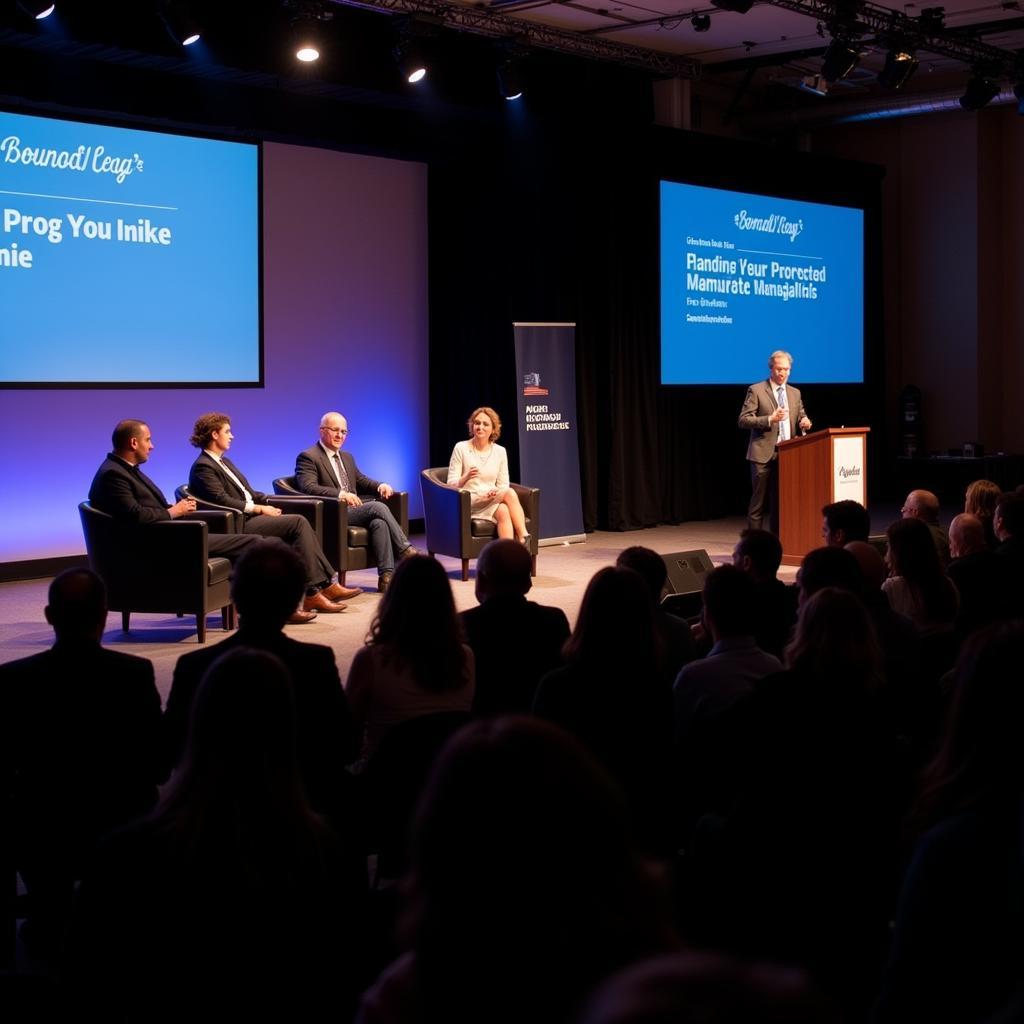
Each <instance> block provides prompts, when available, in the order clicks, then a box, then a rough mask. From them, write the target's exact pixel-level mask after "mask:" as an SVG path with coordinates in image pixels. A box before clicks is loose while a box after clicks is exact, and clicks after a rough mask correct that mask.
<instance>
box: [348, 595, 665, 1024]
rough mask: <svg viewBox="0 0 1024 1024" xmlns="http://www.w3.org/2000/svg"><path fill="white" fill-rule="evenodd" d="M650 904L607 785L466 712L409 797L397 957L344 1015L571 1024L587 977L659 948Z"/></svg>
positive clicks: (548, 729) (573, 750) (655, 901)
mask: <svg viewBox="0 0 1024 1024" xmlns="http://www.w3.org/2000/svg"><path fill="white" fill-rule="evenodd" d="M638 585H639V582H638ZM665 902H666V901H665V898H664V895H663V893H662V892H661V890H660V886H659V885H658V884H656V882H655V880H654V877H653V876H652V875H651V874H650V873H649V871H648V869H646V868H645V867H644V866H643V864H642V863H641V861H640V860H639V859H638V856H637V853H636V850H635V848H634V845H633V842H632V839H631V837H630V834H629V828H628V823H627V815H626V811H625V808H624V806H623V803H622V798H621V795H620V794H619V792H618V791H617V789H616V788H615V787H614V785H613V784H612V782H611V781H610V780H609V778H608V777H607V776H606V775H605V773H604V772H603V771H602V770H601V768H600V767H599V766H598V764H597V763H596V762H595V761H594V760H593V759H592V758H591V757H590V756H589V754H587V752H586V751H585V750H584V749H583V748H582V747H581V746H580V745H579V744H578V743H577V742H576V741H575V740H573V739H572V738H571V737H569V736H567V735H566V734H564V733H563V732H562V731H561V730H558V729H556V728H554V727H553V726H551V725H549V724H547V723H545V722H541V721H537V720H536V719H530V718H525V717H523V718H516V717H507V718H490V719H486V720H484V721H480V722H475V723H473V724H471V725H469V726H467V727H466V728H464V729H463V730H462V731H461V732H459V733H458V734H457V735H456V736H455V738H454V739H453V741H452V742H451V743H450V744H449V746H448V747H447V749H446V750H445V751H444V753H443V754H442V755H441V758H440V760H439V762H438V763H437V765H436V766H435V768H434V771H433V772H432V774H431V777H430V780H429V782H428V784H427V789H426V792H425V794H424V797H423V800H422V802H421V804H420V809H419V813H418V816H417V819H416V822H415V825H414V829H413V869H412V873H411V877H410V880H409V886H408V898H407V901H406V913H405V917H404V921H403V929H402V930H403V932H404V935H405V939H406V944H407V948H408V952H406V953H405V954H404V955H403V956H402V957H401V958H400V959H399V960H397V961H396V962H395V963H394V964H393V965H392V966H391V967H390V968H389V969H388V970H387V971H385V973H384V974H383V975H382V976H381V978H380V979H379V980H378V981H377V983H376V984H375V985H374V986H373V987H372V988H371V989H370V991H369V992H368V993H367V994H366V996H365V997H364V999H363V1004H362V1008H361V1011H360V1014H359V1018H358V1019H359V1021H360V1022H362V1024H399V1022H401V1024H414V1022H420V1021H422V1022H433V1021H445V1022H446V1024H470V1022H472V1024H476V1022H479V1021H487V1022H488V1024H505V1022H508V1024H512V1022H515V1024H520V1022H522V1021H525V1020H531V1021H536V1022H538V1024H556V1022H559V1024H560V1022H569V1021H572V1020H573V1019H574V1018H575V1015H576V1013H577V1011H578V1009H579V1008H580V1006H581V1004H582V1002H583V1000H584V999H585V998H586V997H587V996H588V995H589V993H590V992H591V991H592V989H593V988H594V986H595V985H596V984H598V983H599V982H600V981H601V980H602V979H604V978H605V977H607V976H608V975H609V974H611V973H612V972H613V971H615V970H617V969H619V968H621V967H623V966H625V965H627V964H629V963H632V962H634V961H636V960H638V959H640V958H642V957H644V956H649V955H652V954H654V953H658V952H662V951H665V950H667V949H669V948H672V947H673V946H674V945H675V941H674V938H673V935H672V932H671V930H670V927H669V925H668V924H667V922H666V920H665V917H664V906H665Z"/></svg>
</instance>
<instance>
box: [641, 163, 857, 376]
mask: <svg viewBox="0 0 1024 1024" xmlns="http://www.w3.org/2000/svg"><path fill="white" fill-rule="evenodd" d="M660 185H661V194H660V198H661V205H660V211H661V218H660V219H661V224H660V226H661V382H662V383H663V384H748V383H749V382H750V380H751V379H752V375H756V373H758V372H760V371H762V370H763V369H764V368H765V364H766V361H767V356H768V353H770V352H772V351H773V350H775V349H785V350H788V351H791V352H792V353H793V354H794V357H795V366H794V374H795V375H798V376H799V379H800V380H801V381H805V382H815V383H834V384H859V383H863V381H864V211H863V210H860V209H856V208H850V207H844V206H829V205H825V204H823V203H811V202H804V201H799V200H794V199H781V198H777V197H773V196H764V195H755V194H752V193H746V192H732V191H726V190H724V189H716V188H706V187H704V186H699V185H690V184H684V183H680V182H674V181H662V182H661V183H660Z"/></svg>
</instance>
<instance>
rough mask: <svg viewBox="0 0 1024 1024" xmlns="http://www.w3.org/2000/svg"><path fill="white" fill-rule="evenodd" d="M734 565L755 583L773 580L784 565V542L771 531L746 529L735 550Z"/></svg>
mask: <svg viewBox="0 0 1024 1024" xmlns="http://www.w3.org/2000/svg"><path fill="white" fill-rule="evenodd" d="M732 564H733V565H735V566H736V567H737V568H739V569H742V570H743V571H744V572H745V573H749V574H750V575H751V576H752V577H753V578H754V582H755V583H764V582H766V581H767V580H773V579H775V574H776V573H777V572H778V571H779V566H780V565H782V542H781V541H780V540H779V538H778V537H776V536H775V534H774V533H772V532H771V531H769V530H752V529H746V530H744V531H743V532H742V533H741V534H740V539H739V542H738V543H737V545H736V547H735V548H733V552H732Z"/></svg>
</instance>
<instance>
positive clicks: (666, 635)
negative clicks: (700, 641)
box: [615, 545, 697, 684]
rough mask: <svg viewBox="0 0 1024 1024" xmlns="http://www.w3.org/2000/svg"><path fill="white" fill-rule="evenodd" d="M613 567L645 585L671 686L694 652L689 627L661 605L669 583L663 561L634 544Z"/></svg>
mask: <svg viewBox="0 0 1024 1024" xmlns="http://www.w3.org/2000/svg"><path fill="white" fill-rule="evenodd" d="M615 564H616V565H617V566H619V567H620V568H623V569H632V570H633V571H634V572H635V573H638V574H639V576H640V578H641V579H642V580H643V581H644V583H645V584H646V585H647V592H648V593H649V594H650V595H651V602H652V605H653V607H654V628H655V629H656V630H657V631H658V636H659V637H660V638H661V670H662V673H663V675H664V676H665V678H666V680H667V681H668V682H669V684H671V682H672V680H673V679H675V677H676V676H677V675H678V673H679V670H680V669H681V668H682V667H683V666H684V665H685V664H686V663H687V662H690V661H693V659H694V658H695V657H696V656H697V649H696V645H695V644H694V642H693V634H692V633H691V632H690V624H689V623H688V622H687V621H686V620H685V619H681V618H679V616H678V615H672V614H671V613H670V612H667V611H665V609H664V608H663V607H662V605H661V599H662V597H664V596H665V584H666V582H667V581H668V569H667V568H666V567H665V559H664V558H662V557H661V555H659V554H658V553H657V551H652V550H651V549H650V548H645V547H641V546H639V545H636V546H634V547H631V548H626V550H625V551H622V552H621V553H620V554H619V557H618V558H617V559H616V560H615Z"/></svg>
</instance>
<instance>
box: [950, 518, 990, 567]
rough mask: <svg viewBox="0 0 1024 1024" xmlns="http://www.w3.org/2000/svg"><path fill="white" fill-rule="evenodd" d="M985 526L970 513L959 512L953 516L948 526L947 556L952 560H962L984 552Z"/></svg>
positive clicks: (986, 546) (985, 546)
mask: <svg viewBox="0 0 1024 1024" xmlns="http://www.w3.org/2000/svg"><path fill="white" fill-rule="evenodd" d="M987 548H988V544H987V543H986V541H985V524H984V523H983V522H982V521H981V520H980V519H979V518H978V517H977V516H976V515H973V514H972V513H970V512H961V513H960V515H958V516H954V517H953V521H952V522H951V523H950V524H949V554H950V557H952V558H963V557H964V555H971V554H974V553H975V552H976V551H985V550H987Z"/></svg>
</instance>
